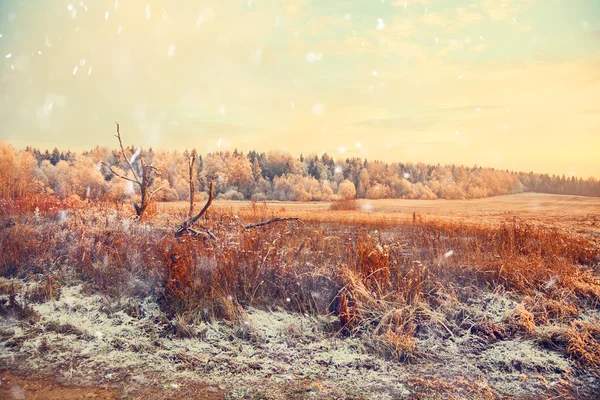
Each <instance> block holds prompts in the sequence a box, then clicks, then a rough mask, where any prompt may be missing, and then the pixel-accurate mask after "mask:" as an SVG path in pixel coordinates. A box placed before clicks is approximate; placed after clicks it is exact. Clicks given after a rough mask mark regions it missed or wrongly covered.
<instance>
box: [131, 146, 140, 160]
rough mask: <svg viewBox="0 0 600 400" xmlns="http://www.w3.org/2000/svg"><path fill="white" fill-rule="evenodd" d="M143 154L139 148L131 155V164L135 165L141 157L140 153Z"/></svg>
mask: <svg viewBox="0 0 600 400" xmlns="http://www.w3.org/2000/svg"><path fill="white" fill-rule="evenodd" d="M141 152H142V148H141V147H138V148H137V149H136V150H135V152H134V153H133V154H132V155H131V158H130V159H129V163H130V164H133V163H134V162H135V160H137V158H138V157H139V155H140V153H141Z"/></svg>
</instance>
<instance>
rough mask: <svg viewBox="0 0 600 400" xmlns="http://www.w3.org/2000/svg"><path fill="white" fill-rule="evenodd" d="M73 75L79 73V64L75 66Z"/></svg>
mask: <svg viewBox="0 0 600 400" xmlns="http://www.w3.org/2000/svg"><path fill="white" fill-rule="evenodd" d="M73 75H77V65H76V66H75V68H73Z"/></svg>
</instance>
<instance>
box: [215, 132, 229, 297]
mask: <svg viewBox="0 0 600 400" xmlns="http://www.w3.org/2000/svg"><path fill="white" fill-rule="evenodd" d="M221 143H223V140H222V139H221V138H219V140H217V147H221ZM229 297H231V296H229ZM230 300H231V299H230Z"/></svg>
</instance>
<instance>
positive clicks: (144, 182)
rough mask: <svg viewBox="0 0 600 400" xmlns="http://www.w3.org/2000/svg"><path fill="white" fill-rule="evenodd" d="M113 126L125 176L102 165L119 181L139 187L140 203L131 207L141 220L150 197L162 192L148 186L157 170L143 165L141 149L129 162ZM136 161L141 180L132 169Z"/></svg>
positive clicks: (118, 132)
mask: <svg viewBox="0 0 600 400" xmlns="http://www.w3.org/2000/svg"><path fill="white" fill-rule="evenodd" d="M115 124H117V134H116V135H115V137H116V138H117V139H118V140H119V147H120V148H121V155H122V156H123V158H124V159H125V162H126V163H127V170H126V171H125V175H121V174H119V173H118V172H116V171H115V170H114V169H113V168H112V167H111V166H110V165H108V164H106V163H104V162H103V163H102V164H103V165H105V166H106V167H107V168H108V169H109V170H110V172H111V173H112V174H113V175H115V176H118V177H119V178H121V179H124V180H126V181H129V182H131V183H133V184H136V185H138V186H139V188H140V194H141V202H140V204H139V205H138V204H137V203H135V202H134V203H133V207H134V208H135V213H136V215H137V217H138V219H140V220H141V219H142V218H143V216H144V212H145V211H146V208H148V204H150V200H151V199H152V196H154V195H155V194H156V193H158V192H159V191H161V190H163V189H164V188H163V187H162V186H161V187H159V188H158V189H155V190H151V189H150V186H152V180H153V177H154V176H155V175H157V174H158V169H157V168H156V167H153V166H152V165H146V164H145V162H144V154H143V151H142V150H141V149H140V150H139V153H138V151H136V153H135V154H134V155H133V156H132V157H131V160H130V159H129V158H128V157H127V154H126V153H125V149H124V148H123V141H122V140H121V131H120V129H119V128H120V127H119V123H118V122H115ZM136 154H137V157H136ZM137 160H139V162H140V165H141V172H142V175H141V179H140V178H139V177H138V175H137V174H136V172H135V168H134V167H133V164H134V163H135V162H136V161H137ZM129 171H131V174H132V175H133V178H130V177H128V176H127V174H128V172H129Z"/></svg>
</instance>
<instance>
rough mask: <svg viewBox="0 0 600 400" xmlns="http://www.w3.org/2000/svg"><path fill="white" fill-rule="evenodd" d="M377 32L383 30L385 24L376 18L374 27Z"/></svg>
mask: <svg viewBox="0 0 600 400" xmlns="http://www.w3.org/2000/svg"><path fill="white" fill-rule="evenodd" d="M375 29H377V30H378V31H382V30H384V29H385V23H384V22H383V19H382V18H377V26H376V27H375Z"/></svg>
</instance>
